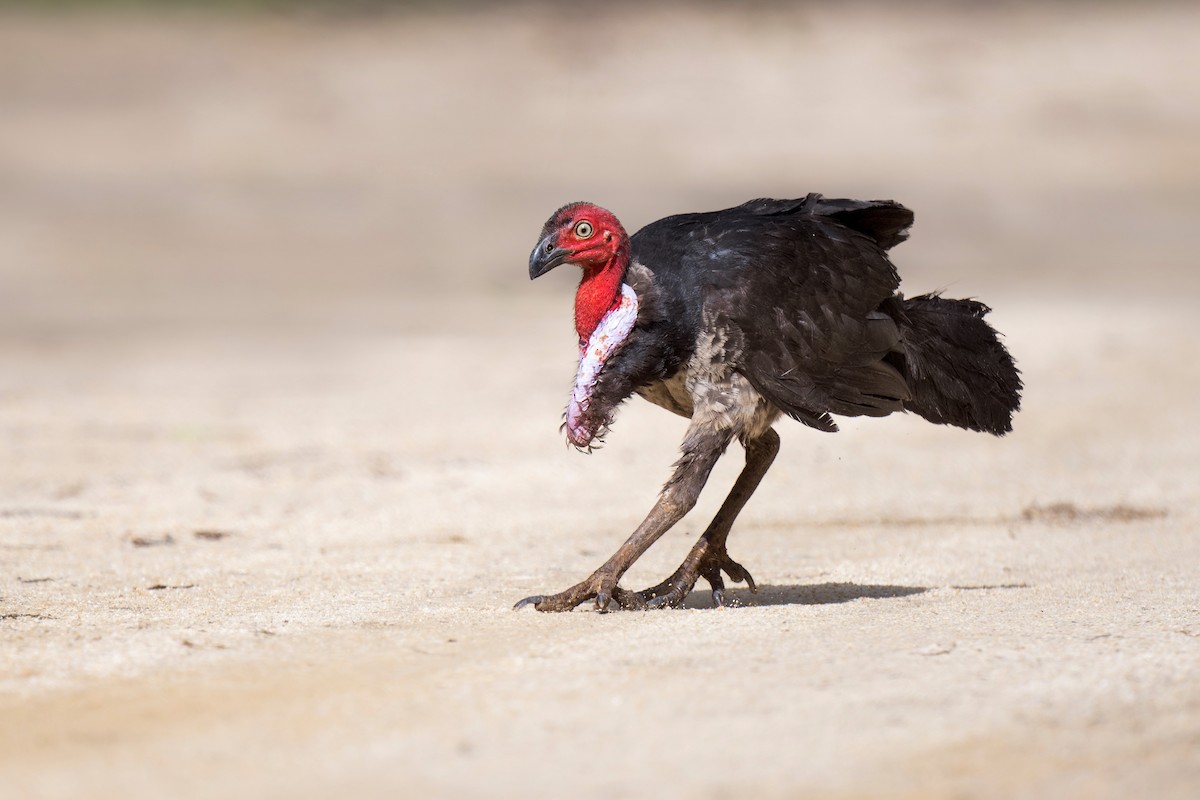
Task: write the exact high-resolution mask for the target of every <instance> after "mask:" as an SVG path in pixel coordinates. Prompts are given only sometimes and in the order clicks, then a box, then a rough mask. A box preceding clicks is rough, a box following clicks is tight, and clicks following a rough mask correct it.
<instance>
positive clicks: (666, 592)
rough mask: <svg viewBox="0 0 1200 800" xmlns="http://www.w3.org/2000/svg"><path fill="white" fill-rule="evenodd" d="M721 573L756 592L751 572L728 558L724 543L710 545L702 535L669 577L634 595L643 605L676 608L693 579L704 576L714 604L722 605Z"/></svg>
mask: <svg viewBox="0 0 1200 800" xmlns="http://www.w3.org/2000/svg"><path fill="white" fill-rule="evenodd" d="M722 572H724V573H725V574H726V575H728V576H729V580H731V581H733V582H734V583H739V582H742V581H744V582H745V583H746V585H747V586H749V587H750V591H751V592H757V591H758V586H756V585H755V583H754V578H753V577H751V575H750V571H749V570H747V569H746V568H745V567H743V566H742V565H741V564H739V563H738V562H736V561H734V560H733V559H732V558H730V557H729V553H728V552H726V550H725V546H724V544H722V545H720V546H715V545H711V544H709V542H708V540H707V539H706V538H701V539H700V541H699V542H697V543H696V546H695V547H693V548H692V552H691V553H689V554H688V557H687V558H685V559H684V561H683V563H682V564H680V565H679V569H677V570H675V572H674V573H673V574H672V575H671V577H669V578H667V579H666V580H665V581H663V582H662V583H660V584H658V585H657V586H651V587H650V588H649V589H643V590H642V591H640V592H638V593H637V597H638V598H639V599H640V600H641V601H642V603H643V604H644V605H643V607H645V608H677V607H678V606H679V605H680V604H682V603H683V601H684V598H686V597H687V596H688V595H689V594H690V593H691V591H692V588H693V587H694V586H695V585H696V581H697V580H699V579H700V578H704V579H705V580H706V581H708V585H709V586H711V587H712V599H713V605H714V606H716V607H721V606H723V605H725V580H724V579H723V578H722V577H721V573H722ZM631 607H636V606H631Z"/></svg>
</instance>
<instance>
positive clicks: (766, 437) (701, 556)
mask: <svg viewBox="0 0 1200 800" xmlns="http://www.w3.org/2000/svg"><path fill="white" fill-rule="evenodd" d="M745 447H746V466H745V467H744V468H743V469H742V473H741V474H740V475H738V479H737V481H736V482H735V483H734V484H733V489H731V490H730V492H729V496H728V497H726V498H725V502H724V503H722V504H721V509H720V510H719V511H718V512H717V515H716V516H715V517H713V521H712V522H711V523H709V525H708V529H707V530H705V531H704V533H703V534H702V535H701V536H700V539H699V541H697V542H696V544H695V545H694V546H693V547H692V550H691V552H689V553H688V555H687V558H685V559H684V560H683V563H682V564H680V565H679V569H677V570H675V572H674V573H673V574H672V575H671V577H669V578H667V579H666V580H665V581H663V582H662V583H660V584H658V585H657V586H652V587H650V588H649V589H645V590H643V591H641V592H638V593H637V596H638V598H639V599H640V600H641V601H642V603H644V605H645V606H646V607H647V608H674V607H676V606H678V605H679V604H680V603H682V602H683V600H684V598H685V597H687V596H688V594H689V593H690V592H691V591H692V587H694V586H695V585H696V581H697V580H698V579H699V578H704V579H705V580H706V581H708V583H709V585H710V586H711V587H712V598H713V605H715V606H723V605H724V604H725V581H724V580H723V579H722V578H721V573H722V572H724V573H725V574H726V575H728V576H729V579H730V580H731V581H733V582H734V583H738V582H740V581H745V582H746V585H748V586H749V587H750V591H751V592H757V591H758V587H757V586H756V585H755V584H754V578H752V577H751V576H750V573H749V572H748V571H747V570H746V568H745V567H743V566H742V565H741V564H739V563H737V562H736V561H734V560H733V559H732V558H730V557H729V553H728V552H727V551H726V550H725V540H726V539H727V538H728V537H729V531H730V529H731V528H732V527H733V521H734V520H735V519H737V515H738V514H739V513H740V512H741V510H742V509H743V508H744V507H745V505H746V502H747V501H748V500H749V499H750V496H751V495H752V494H754V490H755V489H757V488H758V484H759V482H760V481H762V479H763V476H764V475H766V474H767V470H768V469H770V468H771V463H772V462H774V460H775V455H776V454H777V453H778V452H779V434H777V433H776V432H775V431H773V430H770V429H768V430H767V432H766V433H764V434H763V435H762V436H760V437H759V438H757V439H752V440H751V441H749V442H746V444H745ZM625 604H628V605H629V606H630V607H638V604H637V602H636V601H633V600H630V599H627V600H626V603H625Z"/></svg>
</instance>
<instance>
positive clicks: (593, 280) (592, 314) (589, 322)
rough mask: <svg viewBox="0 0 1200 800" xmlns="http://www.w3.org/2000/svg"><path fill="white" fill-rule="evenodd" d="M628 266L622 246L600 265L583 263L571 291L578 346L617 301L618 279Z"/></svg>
mask: <svg viewBox="0 0 1200 800" xmlns="http://www.w3.org/2000/svg"><path fill="white" fill-rule="evenodd" d="M628 266H629V251H628V250H627V249H626V248H624V247H622V248H620V249H618V250H617V252H616V253H614V254H613V257H612V258H611V259H610V260H609V261H607V262H605V263H604V264H602V265H600V266H590V265H589V266H585V267H584V268H583V280H581V281H580V282H579V290H578V291H576V292H575V332H576V333H578V334H579V343H580V345H583V344H586V343H587V340H588V339H589V338H591V335H592V331H594V330H596V326H597V325H599V324H600V320H602V319H604V315H605V314H607V313H608V312H609V311H610V310H612V309H613V308H614V307H615V306H616V305H617V303H619V302H620V300H621V280H622V279H623V278H624V277H625V268H626V267H628Z"/></svg>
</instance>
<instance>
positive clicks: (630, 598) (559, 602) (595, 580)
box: [513, 567, 646, 613]
mask: <svg viewBox="0 0 1200 800" xmlns="http://www.w3.org/2000/svg"><path fill="white" fill-rule="evenodd" d="M588 600H595V601H596V602H595V605H596V610H597V611H599V612H601V613H603V612H606V611H609V610H611V606H612V604H613V603H614V602H615V603H616V604H617V607H618V608H626V609H632V608H646V602H645V600H643V599H642V597H641V596H640V595H639V594H638V593H637V592H630V591H627V590H625V589H622V588H621V587H620V586H617V576H616V575H615V574H613V573H611V572H609V571H607V570H605V569H604V568H603V567H602V568H600V569H598V570H596V571H595V572H593V573H592V575H591V577H589V578H588V579H587V580H585V581H582V582H580V583H577V584H575V585H574V586H572V587H571V588H570V589H567V590H566V591H563V592H559V593H558V594H547V595H541V594H538V595H534V596H533V597H526V598H525V599H524V600H521V601H520V602H518V603H517V604H516V605H515V606H513V610H516V609H520V608H524V607H525V606H533V607H534V608H536V609H537V610H538V611H572V610H574V609H575V607H576V606H579V605H582V604H583V603H586V602H587V601H588Z"/></svg>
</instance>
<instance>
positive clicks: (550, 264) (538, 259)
mask: <svg viewBox="0 0 1200 800" xmlns="http://www.w3.org/2000/svg"><path fill="white" fill-rule="evenodd" d="M557 238H558V234H557V233H551V234H549V235H547V236H546V238H545V239H542V240H541V241H540V242H538V245H537V247H535V248H533V252H532V253H530V254H529V280H533V279H534V278H538V277H541V276H542V275H545V274H546V273H547V272H549V271H550V270H552V269H554V268H555V267H557V266H558V265H559V264H562V263H563V262H564V261H566V260H567V259H568V258H569V257H570V255H571V251H570V250H566V249H564V248H561V247H555V246H554V240H555V239H557Z"/></svg>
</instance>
